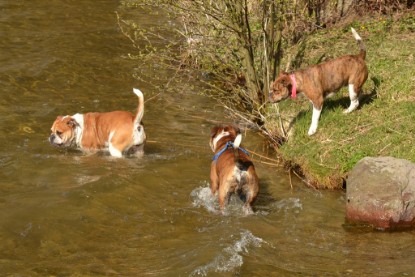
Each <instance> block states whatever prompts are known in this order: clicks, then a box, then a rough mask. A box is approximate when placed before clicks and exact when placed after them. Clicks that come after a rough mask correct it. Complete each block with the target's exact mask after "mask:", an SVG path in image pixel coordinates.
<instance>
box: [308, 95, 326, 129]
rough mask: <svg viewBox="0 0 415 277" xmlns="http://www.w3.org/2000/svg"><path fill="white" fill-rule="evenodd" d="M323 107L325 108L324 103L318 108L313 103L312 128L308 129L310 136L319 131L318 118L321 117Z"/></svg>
mask: <svg viewBox="0 0 415 277" xmlns="http://www.w3.org/2000/svg"><path fill="white" fill-rule="evenodd" d="M322 108H323V105H321V106H320V108H318V107H316V105H314V103H313V116H312V117H311V125H310V129H308V135H309V136H312V135H314V134H315V133H316V132H317V127H318V120H319V119H320V114H321V110H322Z"/></svg>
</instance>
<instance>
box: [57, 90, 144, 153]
mask: <svg viewBox="0 0 415 277" xmlns="http://www.w3.org/2000/svg"><path fill="white" fill-rule="evenodd" d="M133 91H134V93H135V94H136V95H137V97H138V107H137V112H136V114H135V115H134V114H132V113H130V112H127V111H113V112H106V113H85V114H79V113H77V114H75V115H72V116H70V115H66V116H62V115H60V116H58V117H57V118H56V120H55V121H54V122H53V125H52V128H51V131H52V133H51V135H50V137H49V142H50V143H51V144H52V145H54V146H59V147H68V146H71V145H74V146H76V147H79V148H80V149H82V150H84V151H90V152H92V151H97V150H101V149H108V150H109V152H110V154H111V156H114V157H122V154H123V153H127V152H128V153H132V154H134V155H136V156H142V154H143V152H144V142H145V140H146V134H145V132H144V127H143V125H142V122H141V120H142V118H143V115H144V96H143V93H142V92H141V91H140V90H139V89H133Z"/></svg>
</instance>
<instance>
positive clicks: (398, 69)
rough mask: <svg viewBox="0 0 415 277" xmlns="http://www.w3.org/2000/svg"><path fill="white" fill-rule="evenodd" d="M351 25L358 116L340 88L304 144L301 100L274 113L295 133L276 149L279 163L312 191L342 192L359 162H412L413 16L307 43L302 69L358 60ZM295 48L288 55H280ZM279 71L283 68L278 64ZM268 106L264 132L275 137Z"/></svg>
mask: <svg viewBox="0 0 415 277" xmlns="http://www.w3.org/2000/svg"><path fill="white" fill-rule="evenodd" d="M351 26H353V27H354V28H355V29H356V30H357V31H358V33H359V34H360V36H361V37H362V38H363V42H364V43H365V45H366V49H367V56H366V62H367V65H368V69H369V78H368V80H367V81H366V83H365V85H364V88H363V95H362V97H361V104H360V107H359V109H358V110H356V111H354V112H352V113H350V114H343V113H342V111H343V109H344V108H346V107H347V106H348V105H349V99H348V93H347V88H343V89H341V90H340V91H339V92H338V93H337V95H336V96H335V97H334V98H330V99H327V100H326V101H325V103H324V108H323V112H322V114H321V118H320V121H319V127H318V130H317V133H316V134H315V135H314V136H311V137H309V136H308V135H307V131H308V128H309V126H310V123H311V113H312V109H311V107H310V104H309V102H308V100H306V99H299V100H286V101H285V102H282V103H281V104H280V113H281V114H282V115H283V117H284V115H287V114H291V115H294V118H295V122H294V124H293V129H294V132H293V134H292V135H291V136H290V138H289V140H288V142H286V143H285V144H284V145H282V146H281V147H280V148H279V149H278V153H279V154H280V155H281V157H282V158H283V159H284V160H286V161H288V162H289V164H291V165H295V167H296V168H297V169H299V170H300V171H301V173H302V174H303V175H304V176H305V177H306V178H307V180H308V181H309V182H310V184H312V185H313V186H315V187H319V188H341V187H342V184H343V180H344V179H345V178H346V176H347V172H348V171H349V170H351V169H352V168H353V166H354V165H355V164H356V162H358V161H359V160H360V159H361V158H363V157H365V156H393V157H396V158H403V159H407V160H410V161H412V162H415V146H414V145H415V139H414V137H415V43H414V42H415V16H414V13H413V12H412V14H407V15H405V16H402V17H401V18H399V19H396V18H395V19H393V18H390V17H382V18H377V19H370V20H367V21H364V22H363V21H362V22H357V21H354V22H352V23H350V24H347V25H344V26H342V27H339V26H337V27H333V28H331V29H326V30H324V31H321V32H319V33H317V34H315V35H313V36H312V37H310V38H309V39H308V42H307V47H306V52H305V59H306V60H304V61H303V63H302V65H301V68H304V67H306V66H307V65H310V64H315V63H316V62H317V61H319V60H321V58H322V57H328V58H334V57H339V56H341V55H345V54H349V53H358V47H357V45H356V43H355V41H354V39H353V37H352V35H351V32H350V27H351ZM290 50H292V51H295V49H287V51H290ZM282 64H284V63H282ZM276 126H277V122H276V118H275V107H270V109H269V120H268V122H266V127H267V128H268V129H269V130H270V131H271V133H275V132H277V130H276V129H277V127H276Z"/></svg>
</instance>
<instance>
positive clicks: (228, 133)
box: [209, 125, 241, 153]
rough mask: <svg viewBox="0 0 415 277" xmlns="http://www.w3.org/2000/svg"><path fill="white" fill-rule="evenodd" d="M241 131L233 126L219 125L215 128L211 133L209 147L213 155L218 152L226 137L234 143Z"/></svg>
mask: <svg viewBox="0 0 415 277" xmlns="http://www.w3.org/2000/svg"><path fill="white" fill-rule="evenodd" d="M240 132H241V130H240V129H239V128H238V127H236V126H233V125H219V126H215V127H213V128H212V129H211V131H210V141H209V146H210V149H212V151H213V153H215V151H216V150H217V149H216V148H217V145H218V142H219V141H220V140H221V139H222V138H225V137H226V141H234V140H235V138H236V136H237V135H238V134H239V133H240Z"/></svg>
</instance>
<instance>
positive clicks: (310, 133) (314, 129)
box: [308, 127, 317, 136]
mask: <svg viewBox="0 0 415 277" xmlns="http://www.w3.org/2000/svg"><path fill="white" fill-rule="evenodd" d="M316 132H317V128H313V127H310V129H309V130H308V135H309V136H312V135H314V134H315V133H316Z"/></svg>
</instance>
